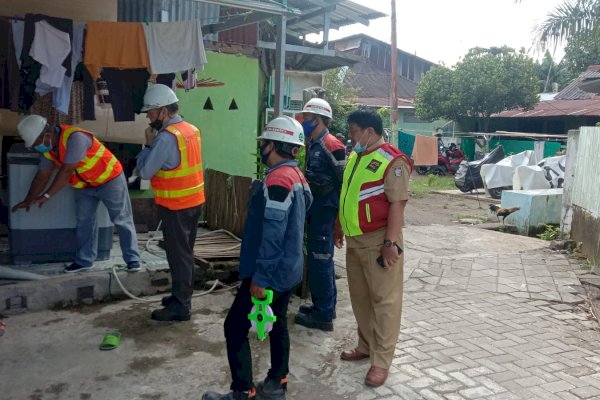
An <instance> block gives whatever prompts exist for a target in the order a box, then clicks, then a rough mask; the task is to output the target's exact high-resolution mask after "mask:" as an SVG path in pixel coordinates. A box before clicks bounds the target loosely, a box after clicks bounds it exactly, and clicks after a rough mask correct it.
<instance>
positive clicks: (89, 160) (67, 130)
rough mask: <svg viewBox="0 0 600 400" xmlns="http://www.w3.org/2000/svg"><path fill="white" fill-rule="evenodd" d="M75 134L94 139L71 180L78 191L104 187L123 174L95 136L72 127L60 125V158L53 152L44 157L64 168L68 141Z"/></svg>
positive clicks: (113, 157)
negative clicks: (82, 134) (79, 133)
mask: <svg viewBox="0 0 600 400" xmlns="http://www.w3.org/2000/svg"><path fill="white" fill-rule="evenodd" d="M75 132H81V133H84V134H86V135H88V136H89V137H90V138H91V139H92V146H91V147H90V148H89V149H88V150H87V152H86V154H85V158H83V159H82V160H81V161H79V163H78V164H77V166H76V167H75V172H74V173H73V175H71V178H70V179H69V184H70V185H71V186H73V187H74V188H76V189H85V188H89V187H97V186H101V185H104V184H105V183H106V182H109V181H111V180H113V179H114V178H116V177H117V176H119V175H120V174H121V172H123V166H122V165H121V163H120V162H119V160H117V158H116V157H115V156H114V155H113V153H111V152H110V150H108V149H107V148H106V147H104V145H103V144H102V143H100V141H99V140H98V139H96V138H95V137H94V134H93V133H91V132H88V131H85V130H83V129H81V128H77V127H76V126H71V125H60V135H59V137H58V157H57V156H56V154H55V153H54V152H53V151H47V152H45V153H44V157H46V158H47V159H49V160H50V161H52V162H53V163H54V164H55V165H56V166H58V167H59V168H60V167H62V166H63V164H64V162H63V160H64V159H65V156H66V154H67V141H68V140H69V137H71V135H72V134H73V133H75Z"/></svg>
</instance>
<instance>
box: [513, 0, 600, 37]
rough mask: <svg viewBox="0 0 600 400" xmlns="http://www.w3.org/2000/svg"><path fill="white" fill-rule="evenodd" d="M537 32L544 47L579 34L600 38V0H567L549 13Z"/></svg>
mask: <svg viewBox="0 0 600 400" xmlns="http://www.w3.org/2000/svg"><path fill="white" fill-rule="evenodd" d="M516 1H517V2H520V1H521V0H516ZM536 33H537V39H536V42H537V43H538V45H539V46H540V48H542V49H546V48H547V47H548V46H550V45H552V44H554V45H556V44H558V43H561V42H565V41H568V40H569V38H571V37H572V36H573V35H579V34H585V35H587V34H589V35H592V37H594V38H595V39H597V40H600V0H565V1H564V3H563V4H561V5H559V6H557V7H556V8H555V9H554V11H552V12H551V13H550V14H548V16H547V19H546V20H545V21H544V22H543V23H542V24H541V25H540V26H538V28H537V30H536Z"/></svg>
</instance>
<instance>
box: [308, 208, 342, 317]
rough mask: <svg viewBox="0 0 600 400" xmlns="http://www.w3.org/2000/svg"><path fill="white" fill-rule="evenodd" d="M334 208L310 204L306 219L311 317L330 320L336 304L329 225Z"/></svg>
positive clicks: (333, 219)
mask: <svg viewBox="0 0 600 400" xmlns="http://www.w3.org/2000/svg"><path fill="white" fill-rule="evenodd" d="M336 217H337V209H335V208H333V207H319V205H318V204H316V205H315V204H313V205H312V207H311V209H310V211H309V215H308V218H307V246H306V247H307V251H308V286H309V287H310V293H311V296H312V301H313V305H314V311H313V315H314V316H315V318H318V319H322V320H326V321H331V319H332V318H333V312H334V311H335V305H336V303H337V288H336V285H335V268H334V264H333V227H334V224H335V219H336Z"/></svg>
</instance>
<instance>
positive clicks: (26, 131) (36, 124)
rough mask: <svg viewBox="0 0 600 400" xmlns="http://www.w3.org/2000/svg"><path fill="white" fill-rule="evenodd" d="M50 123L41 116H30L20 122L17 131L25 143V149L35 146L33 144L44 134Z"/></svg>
mask: <svg viewBox="0 0 600 400" xmlns="http://www.w3.org/2000/svg"><path fill="white" fill-rule="evenodd" d="M47 123H48V121H47V120H46V118H44V117H40V116H39V115H33V114H32V115H28V116H26V117H25V118H23V119H22V120H21V122H19V125H17V129H18V130H19V135H20V136H21V139H23V141H24V142H25V147H27V148H29V147H31V146H33V142H35V141H36V139H37V138H38V137H39V136H40V135H41V133H42V132H44V129H45V128H46V124H47Z"/></svg>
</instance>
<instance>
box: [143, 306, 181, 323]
mask: <svg viewBox="0 0 600 400" xmlns="http://www.w3.org/2000/svg"><path fill="white" fill-rule="evenodd" d="M150 318H152V319H153V320H155V321H162V322H166V321H189V320H190V310H189V308H188V309H186V308H184V307H177V306H175V305H174V304H171V305H169V306H168V307H165V308H161V309H160V310H154V311H152V315H151V317H150Z"/></svg>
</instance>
